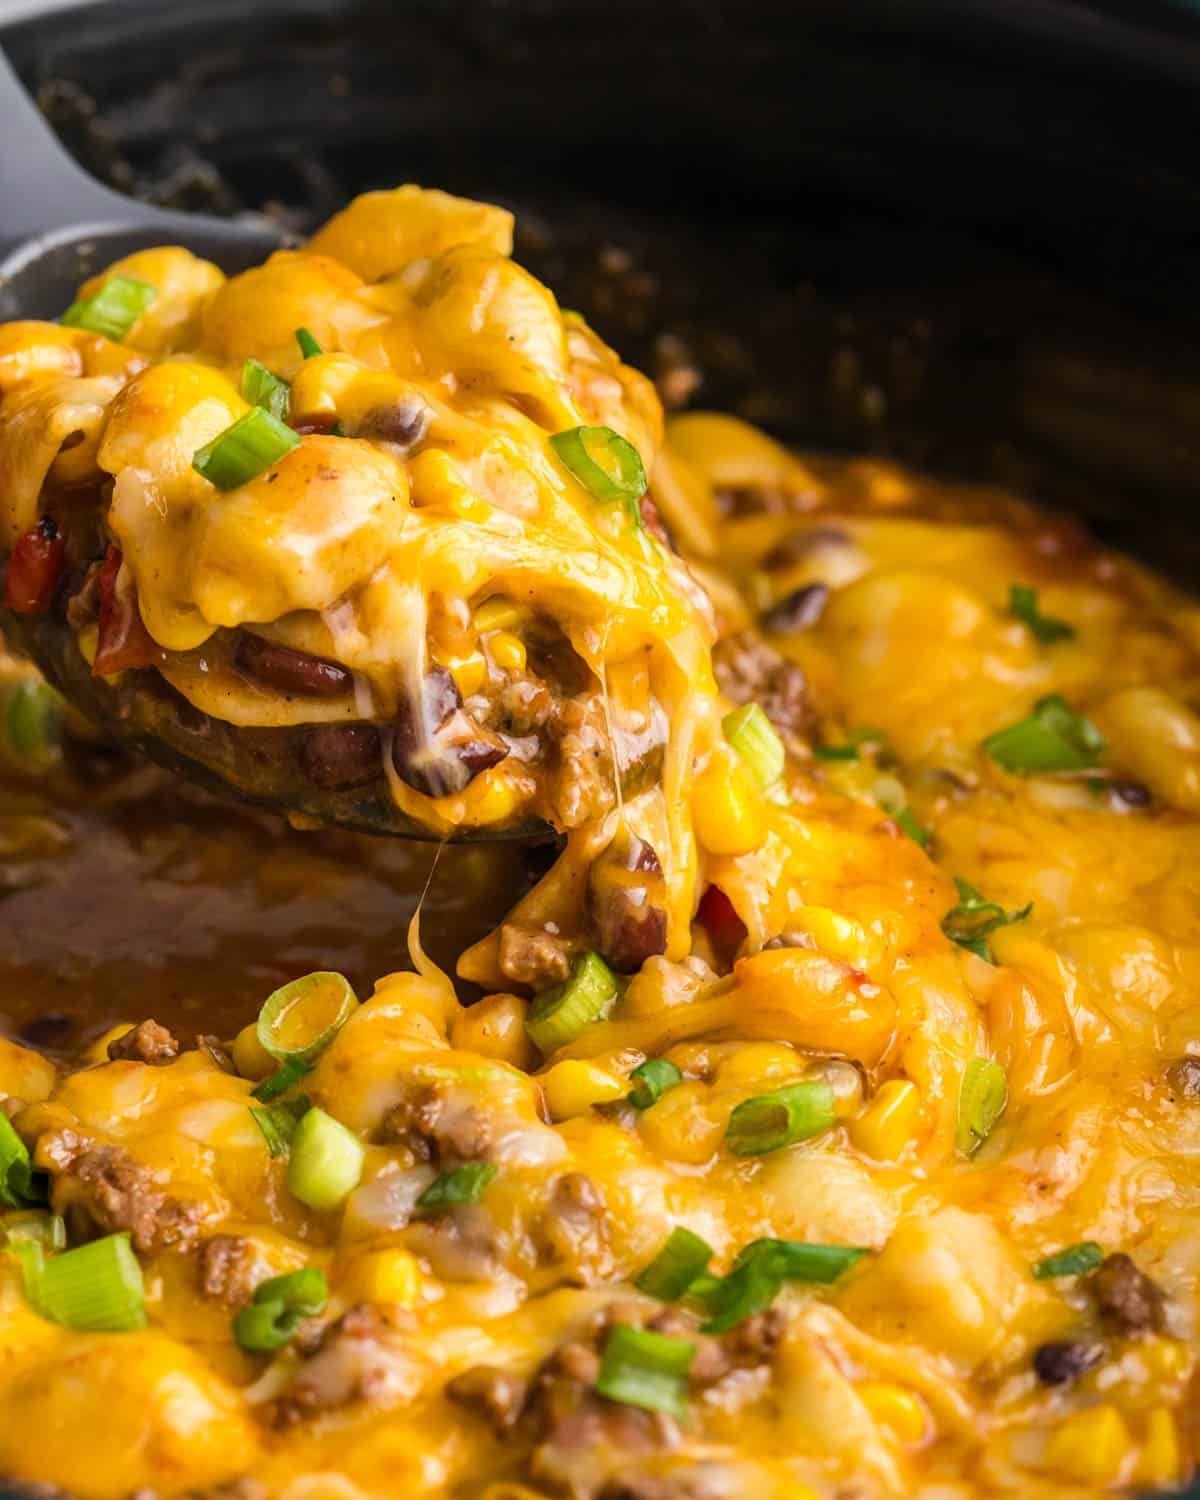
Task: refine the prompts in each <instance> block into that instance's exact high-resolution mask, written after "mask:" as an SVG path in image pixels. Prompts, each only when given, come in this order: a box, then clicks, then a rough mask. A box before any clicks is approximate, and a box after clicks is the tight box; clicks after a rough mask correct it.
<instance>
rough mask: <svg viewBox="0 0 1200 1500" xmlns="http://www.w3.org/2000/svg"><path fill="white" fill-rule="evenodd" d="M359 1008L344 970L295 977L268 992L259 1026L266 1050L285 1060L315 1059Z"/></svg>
mask: <svg viewBox="0 0 1200 1500" xmlns="http://www.w3.org/2000/svg"><path fill="white" fill-rule="evenodd" d="M357 1008H358V996H357V995H356V994H355V993H354V991H353V989H351V987H350V981H349V980H348V979H346V978H345V976H344V975H342V974H336V973H332V972H330V971H328V970H321V971H318V972H317V973H315V974H305V975H303V976H302V977H301V978H300V979H293V980H292V981H291V982H290V983H289V984H285V985H281V986H280V988H279V989H277V990H275V991H274V992H273V993H272V994H270V995H268V996H267V999H266V1001H265V1002H264V1004H263V1008H262V1010H260V1011H259V1013H258V1022H257V1026H256V1030H257V1032H258V1040H259V1042H260V1043H261V1044H262V1047H263V1050H264V1051H266V1052H269V1053H270V1054H271V1056H272V1057H273V1058H275V1059H276V1061H278V1062H281V1063H291V1062H298V1063H311V1062H312V1061H313V1060H314V1058H316V1057H318V1056H319V1055H320V1054H321V1053H322V1052H323V1051H324V1050H325V1048H326V1047H328V1045H329V1043H330V1042H331V1041H333V1039H334V1037H335V1036H336V1035H337V1034H338V1032H339V1031H340V1030H341V1028H342V1027H343V1026H344V1025H345V1024H346V1022H347V1021H348V1020H349V1019H350V1017H351V1015H352V1014H353V1013H354V1011H355V1010H356V1009H357Z"/></svg>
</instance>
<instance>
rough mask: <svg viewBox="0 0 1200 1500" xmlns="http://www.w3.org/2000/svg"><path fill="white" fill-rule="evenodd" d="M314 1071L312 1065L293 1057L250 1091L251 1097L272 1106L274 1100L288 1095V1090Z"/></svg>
mask: <svg viewBox="0 0 1200 1500" xmlns="http://www.w3.org/2000/svg"><path fill="white" fill-rule="evenodd" d="M312 1070H313V1065H312V1063H310V1062H304V1061H302V1060H301V1059H300V1058H298V1057H293V1058H291V1059H290V1060H289V1061H288V1062H285V1063H284V1065H283V1067H282V1068H278V1069H276V1071H275V1072H274V1073H272V1074H271V1076H270V1077H269V1078H264V1079H263V1081H262V1082H261V1083H259V1084H256V1085H255V1086H254V1088H252V1089H251V1090H250V1097H251V1098H252V1099H258V1100H260V1101H261V1102H262V1103H263V1104H270V1103H271V1101H272V1100H274V1099H278V1098H279V1096H280V1094H286V1093H287V1091H288V1089H290V1088H293V1087H294V1086H295V1085H296V1084H298V1083H299V1082H300V1080H301V1079H302V1078H305V1077H307V1076H308V1074H309V1073H311V1072H312Z"/></svg>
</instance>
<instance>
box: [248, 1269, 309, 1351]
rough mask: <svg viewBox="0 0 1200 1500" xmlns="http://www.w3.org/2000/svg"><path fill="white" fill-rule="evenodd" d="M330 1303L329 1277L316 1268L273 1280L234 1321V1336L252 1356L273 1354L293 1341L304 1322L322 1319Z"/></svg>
mask: <svg viewBox="0 0 1200 1500" xmlns="http://www.w3.org/2000/svg"><path fill="white" fill-rule="evenodd" d="M328 1302H329V1287H328V1284H327V1283H326V1280H325V1273H324V1272H323V1271H321V1270H319V1269H318V1268H317V1267H316V1266H304V1267H303V1268H302V1269H301V1270H299V1271H289V1272H288V1273H287V1275H286V1276H272V1277H271V1278H270V1279H269V1280H268V1281H262V1282H260V1283H259V1284H258V1286H257V1287H255V1289H254V1297H253V1300H252V1301H251V1302H250V1303H249V1305H248V1306H246V1307H243V1308H242V1309H241V1310H240V1311H239V1312H238V1314H237V1316H236V1317H235V1318H234V1320H233V1336H234V1338H235V1339H236V1340H237V1341H238V1343H239V1344H240V1345H241V1347H242V1348H243V1349H245V1350H247V1351H248V1352H249V1353H251V1354H269V1353H272V1352H273V1351H274V1350H276V1349H282V1348H283V1346H284V1345H285V1344H286V1343H287V1342H288V1341H289V1339H291V1338H292V1336H293V1335H294V1334H295V1332H296V1329H297V1328H298V1327H299V1326H300V1323H301V1321H302V1319H304V1318H315V1317H319V1316H320V1314H321V1313H323V1312H324V1311H325V1308H326V1306H327V1304H328Z"/></svg>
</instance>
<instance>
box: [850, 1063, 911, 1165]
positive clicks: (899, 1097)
mask: <svg viewBox="0 0 1200 1500" xmlns="http://www.w3.org/2000/svg"><path fill="white" fill-rule="evenodd" d="M920 1120H921V1091H920V1089H918V1088H917V1086H916V1084H915V1083H912V1082H910V1081H909V1080H908V1079H907V1078H890V1079H889V1080H888V1081H887V1083H884V1084H881V1085H880V1087H879V1088H878V1089H877V1090H876V1093H875V1097H874V1098H873V1099H872V1100H871V1102H870V1104H868V1105H867V1107H866V1109H865V1110H863V1112H862V1114H861V1115H859V1117H858V1118H857V1119H856V1120H851V1122H850V1139H851V1141H853V1143H854V1144H855V1146H857V1147H858V1149H859V1150H860V1151H862V1152H864V1153H865V1154H866V1155H867V1156H873V1157H874V1158H875V1159H876V1161H899V1159H900V1158H901V1157H902V1156H903V1155H904V1149H905V1147H906V1146H907V1145H908V1143H909V1142H910V1141H911V1140H912V1138H913V1136H914V1135H915V1134H916V1133H917V1129H918V1127H919V1125H920Z"/></svg>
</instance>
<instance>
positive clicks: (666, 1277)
mask: <svg viewBox="0 0 1200 1500" xmlns="http://www.w3.org/2000/svg"><path fill="white" fill-rule="evenodd" d="M712 1257H713V1251H712V1246H711V1245H710V1244H708V1242H707V1241H706V1240H702V1239H701V1238H700V1236H699V1235H698V1234H693V1233H692V1231H691V1230H690V1229H684V1228H683V1227H682V1226H679V1227H677V1228H675V1229H673V1230H672V1231H671V1235H670V1238H669V1239H668V1240H667V1243H666V1244H665V1245H664V1246H663V1247H662V1249H661V1250H660V1251H659V1252H658V1254H657V1255H656V1256H655V1257H654V1259H653V1260H652V1261H651V1262H650V1264H649V1265H648V1266H647V1267H646V1269H645V1270H644V1271H643V1272H642V1274H641V1275H640V1276H639V1277H638V1278H637V1280H636V1281H635V1282H634V1286H636V1287H637V1289H638V1291H640V1292H645V1293H646V1295H647V1297H657V1298H658V1299H659V1301H660V1302H677V1301H678V1300H679V1298H680V1297H682V1296H683V1294H684V1292H686V1291H687V1290H688V1288H689V1287H690V1286H691V1285H692V1283H693V1282H694V1281H695V1280H696V1277H697V1276H701V1275H703V1274H704V1272H705V1271H706V1270H707V1269H708V1263H709V1261H710V1260H712Z"/></svg>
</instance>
